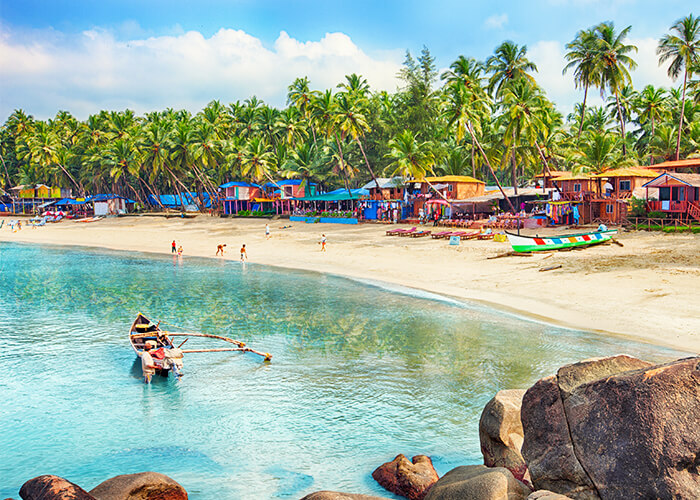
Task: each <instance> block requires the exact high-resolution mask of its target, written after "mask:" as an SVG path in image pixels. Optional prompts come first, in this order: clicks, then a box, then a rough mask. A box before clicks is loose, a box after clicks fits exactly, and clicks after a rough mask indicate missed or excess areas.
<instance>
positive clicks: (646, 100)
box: [635, 85, 668, 164]
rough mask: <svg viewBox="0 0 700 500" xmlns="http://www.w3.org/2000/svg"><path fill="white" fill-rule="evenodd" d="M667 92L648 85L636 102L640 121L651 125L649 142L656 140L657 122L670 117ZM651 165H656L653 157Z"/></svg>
mask: <svg viewBox="0 0 700 500" xmlns="http://www.w3.org/2000/svg"><path fill="white" fill-rule="evenodd" d="M666 106H667V99H666V91H665V90H664V89H662V88H660V87H654V86H653V85H647V86H646V87H644V89H643V90H642V91H641V92H640V93H639V94H638V96H637V100H636V102H635V107H636V109H637V114H638V117H639V121H640V122H641V123H642V124H645V123H650V124H651V136H650V138H649V141H650V142H651V141H653V140H654V132H655V130H656V121H657V120H661V119H663V118H664V117H665V116H667V115H668V109H667V107H666ZM651 163H652V164H653V163H654V156H653V155H652V156H651Z"/></svg>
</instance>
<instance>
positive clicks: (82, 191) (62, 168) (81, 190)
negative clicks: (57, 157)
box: [56, 163, 85, 194]
mask: <svg viewBox="0 0 700 500" xmlns="http://www.w3.org/2000/svg"><path fill="white" fill-rule="evenodd" d="M56 165H58V166H59V168H60V169H61V170H63V172H64V173H65V174H66V175H67V176H68V178H69V179H70V180H71V181H73V184H75V186H76V187H77V188H78V191H80V194H85V188H84V187H83V185H82V184H81V183H79V182H78V181H76V180H75V179H74V178H73V176H72V175H71V174H70V172H68V170H66V169H65V168H64V167H63V165H61V164H60V163H56Z"/></svg>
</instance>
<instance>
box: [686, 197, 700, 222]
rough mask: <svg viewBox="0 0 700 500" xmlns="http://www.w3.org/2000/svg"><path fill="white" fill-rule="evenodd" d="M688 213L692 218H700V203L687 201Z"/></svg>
mask: <svg viewBox="0 0 700 500" xmlns="http://www.w3.org/2000/svg"><path fill="white" fill-rule="evenodd" d="M688 215H689V216H690V217H692V218H693V219H696V220H700V205H698V204H697V203H693V202H692V201H689V202H688Z"/></svg>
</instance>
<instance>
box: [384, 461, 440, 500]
mask: <svg viewBox="0 0 700 500" xmlns="http://www.w3.org/2000/svg"><path fill="white" fill-rule="evenodd" d="M372 477H373V478H374V479H375V481H377V482H378V483H379V484H380V485H381V486H382V488H384V489H385V490H388V491H391V492H392V493H396V494H397V495H401V496H402V497H406V498H408V499H409V500H423V498H424V497H425V494H426V493H427V492H428V490H429V489H430V487H431V486H432V485H433V484H435V482H436V481H437V480H438V477H439V476H438V474H437V472H435V468H434V467H433V462H432V460H430V458H429V457H426V456H425V455H416V456H415V457H413V461H411V460H409V459H408V458H406V457H405V456H404V455H397V456H396V458H395V459H394V460H392V461H391V462H387V463H385V464H382V465H380V466H379V467H377V468H376V469H375V471H374V472H372Z"/></svg>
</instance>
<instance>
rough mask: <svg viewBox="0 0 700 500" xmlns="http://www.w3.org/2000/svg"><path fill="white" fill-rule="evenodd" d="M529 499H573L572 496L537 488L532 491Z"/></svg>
mask: <svg viewBox="0 0 700 500" xmlns="http://www.w3.org/2000/svg"><path fill="white" fill-rule="evenodd" d="M527 500H571V497H567V496H565V495H560V494H559V493H554V492H553V491H549V490H537V491H533V492H532V493H530V496H529V497H527Z"/></svg>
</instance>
